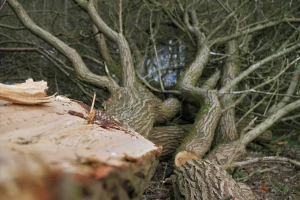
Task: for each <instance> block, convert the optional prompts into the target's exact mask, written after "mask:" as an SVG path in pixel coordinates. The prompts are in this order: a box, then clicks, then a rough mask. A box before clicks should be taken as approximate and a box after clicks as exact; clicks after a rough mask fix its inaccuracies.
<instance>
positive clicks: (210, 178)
mask: <svg viewBox="0 0 300 200" xmlns="http://www.w3.org/2000/svg"><path fill="white" fill-rule="evenodd" d="M171 179H172V185H173V190H174V199H178V200H181V199H182V200H184V199H189V200H207V199H211V200H214V199H216V200H217V199H235V200H253V199H255V196H254V194H253V193H252V191H251V189H250V188H249V187H248V186H246V185H245V184H242V183H237V182H236V181H235V180H234V179H233V178H232V177H231V176H230V175H228V174H227V173H226V171H225V170H223V169H222V168H221V167H220V166H218V165H217V164H215V163H211V162H209V161H207V160H189V161H187V163H186V164H185V165H182V166H181V167H179V168H177V169H176V170H175V175H172V176H171Z"/></svg>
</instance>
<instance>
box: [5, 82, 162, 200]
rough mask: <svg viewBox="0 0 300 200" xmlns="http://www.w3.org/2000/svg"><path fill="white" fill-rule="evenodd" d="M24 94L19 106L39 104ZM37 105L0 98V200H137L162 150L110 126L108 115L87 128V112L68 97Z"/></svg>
mask: <svg viewBox="0 0 300 200" xmlns="http://www.w3.org/2000/svg"><path fill="white" fill-rule="evenodd" d="M2 86H3V85H2ZM23 86H24V85H22V87H23ZM14 87H16V88H18V86H14ZM20 87H21V86H20ZM30 87H31V86H30ZM30 87H29V88H30ZM29 88H27V89H29ZM10 89H11V88H10ZM22 91H23V95H24V96H22V95H21V96H20V95H17V98H18V102H21V103H22V102H23V103H24V102H26V98H30V99H31V100H30V102H35V103H37V102H36V101H37V100H32V99H34V98H33V96H34V94H29V93H28V92H26V90H22ZM27 94H28V96H27ZM7 95H9V94H7ZM26 96H27V97H26ZM0 98H1V97H0ZM6 99H8V98H6ZM20 99H21V100H20ZM38 99H43V98H41V97H40V96H39V97H38ZM12 101H14V100H13V99H12ZM30 104H34V103H30ZM38 104H42V105H17V104H12V103H9V102H7V101H1V100H0V127H1V128H0V162H1V165H0V172H1V173H0V193H1V195H0V199H38V200H43V199H101V200H103V199H105V200H106V199H107V200H109V199H139V197H140V196H141V195H142V193H143V191H144V190H145V188H146V186H147V183H148V181H149V180H150V179H151V177H152V175H153V173H154V171H155V168H156V165H157V163H158V156H159V154H160V152H161V147H160V146H157V145H155V144H153V143H152V142H150V141H149V140H147V139H145V138H144V137H143V136H141V135H139V134H138V133H136V132H134V131H132V130H127V129H125V128H122V127H120V126H107V124H106V122H107V121H105V119H110V120H111V119H112V118H108V116H104V118H102V119H98V121H95V123H90V124H88V120H87V118H88V116H89V113H88V112H87V110H86V109H85V108H84V107H83V106H82V105H81V103H78V102H75V101H72V100H70V99H68V98H65V97H56V98H48V99H47V100H45V99H43V100H42V101H41V102H40V103H38ZM70 113H71V114H70ZM72 114H73V115H72ZM102 117H103V116H102ZM105 117H106V118H105ZM95 119H96V117H95ZM101 120H102V122H103V123H102V124H101ZM103 120H104V121H103ZM99 123H100V125H99ZM114 125H115V124H114ZM117 125H118V124H117Z"/></svg>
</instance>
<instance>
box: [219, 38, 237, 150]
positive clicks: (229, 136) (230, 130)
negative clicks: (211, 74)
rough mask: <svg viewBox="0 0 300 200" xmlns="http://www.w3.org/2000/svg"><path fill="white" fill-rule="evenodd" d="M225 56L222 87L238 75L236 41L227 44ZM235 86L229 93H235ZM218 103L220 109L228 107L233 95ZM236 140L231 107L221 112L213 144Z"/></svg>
mask: <svg viewBox="0 0 300 200" xmlns="http://www.w3.org/2000/svg"><path fill="white" fill-rule="evenodd" d="M227 54H228V58H227V60H226V63H225V67H224V70H223V76H222V79H221V84H222V87H224V86H226V85H227V84H228V83H230V81H232V80H233V79H234V78H235V77H236V76H237V75H238V74H239V71H240V70H239V63H238V59H239V52H238V47H237V41H236V40H231V41H229V42H228V44H227ZM235 89H236V86H235V87H232V88H231V89H230V91H229V92H232V91H235ZM220 103H221V106H222V108H225V107H227V106H228V105H233V104H234V95H232V94H224V95H223V96H222V97H221V99H220ZM237 138H238V133H237V129H236V124H235V108H234V107H231V108H230V109H227V110H226V111H224V112H222V115H221V118H220V122H219V125H218V128H217V131H216V136H215V141H214V142H215V144H216V145H218V144H220V143H225V142H230V141H233V140H236V139H237Z"/></svg>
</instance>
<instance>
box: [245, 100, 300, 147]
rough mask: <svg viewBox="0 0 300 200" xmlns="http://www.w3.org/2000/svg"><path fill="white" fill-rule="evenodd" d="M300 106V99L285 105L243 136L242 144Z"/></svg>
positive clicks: (248, 141) (247, 142)
mask: <svg viewBox="0 0 300 200" xmlns="http://www.w3.org/2000/svg"><path fill="white" fill-rule="evenodd" d="M298 108H300V100H297V101H295V102H293V103H290V104H288V105H286V106H285V107H283V108H281V109H279V110H277V112H275V113H274V114H273V115H271V116H270V117H268V118H267V119H266V120H264V121H263V122H262V123H260V124H259V125H258V126H256V127H255V128H254V129H253V130H251V131H249V132H248V133H247V134H246V135H245V136H244V137H243V138H242V145H243V146H246V145H247V144H249V143H250V142H251V141H252V140H254V139H255V138H256V137H257V136H259V135H260V134H261V133H263V132H264V131H266V130H267V129H268V128H270V127H271V126H272V125H273V124H274V123H276V122H277V121H279V120H280V119H281V118H282V117H283V116H285V115H286V114H288V113H289V112H291V111H294V110H296V109H298Z"/></svg>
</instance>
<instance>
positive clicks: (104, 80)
mask: <svg viewBox="0 0 300 200" xmlns="http://www.w3.org/2000/svg"><path fill="white" fill-rule="evenodd" d="M7 2H8V4H9V6H10V7H11V9H12V10H13V11H14V12H15V14H16V16H17V17H18V19H19V20H20V22H21V23H22V24H23V25H24V26H25V27H26V29H28V30H29V31H30V32H32V33H33V34H35V35H36V36H38V37H39V38H41V39H42V40H44V41H46V42H48V43H49V44H51V45H52V46H53V47H55V48H56V49H57V50H58V51H59V52H60V53H62V54H63V55H65V56H66V57H67V58H68V59H69V60H70V62H71V63H72V65H73V66H74V68H75V70H76V73H77V75H78V77H79V78H80V79H82V80H84V81H86V82H89V83H92V84H94V85H96V86H99V87H106V88H107V89H108V90H109V91H110V92H112V91H114V90H115V89H116V88H117V87H118V85H117V83H116V82H115V81H113V80H111V79H108V77H105V76H98V75H95V74H93V73H92V72H90V70H89V69H88V68H87V67H86V65H85V63H84V62H83V60H82V58H81V57H80V56H79V54H78V53H77V52H76V50H75V49H73V48H71V47H69V46H68V45H67V44H65V43H64V42H63V41H61V40H60V39H58V38H57V37H55V36H53V35H52V34H50V33H49V32H47V31H45V30H44V29H42V28H41V27H39V26H37V25H36V24H35V23H34V22H33V21H32V19H31V18H30V17H29V16H28V15H27V13H26V11H25V10H24V9H23V7H22V6H21V4H19V2H18V1H17V0H7Z"/></svg>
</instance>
